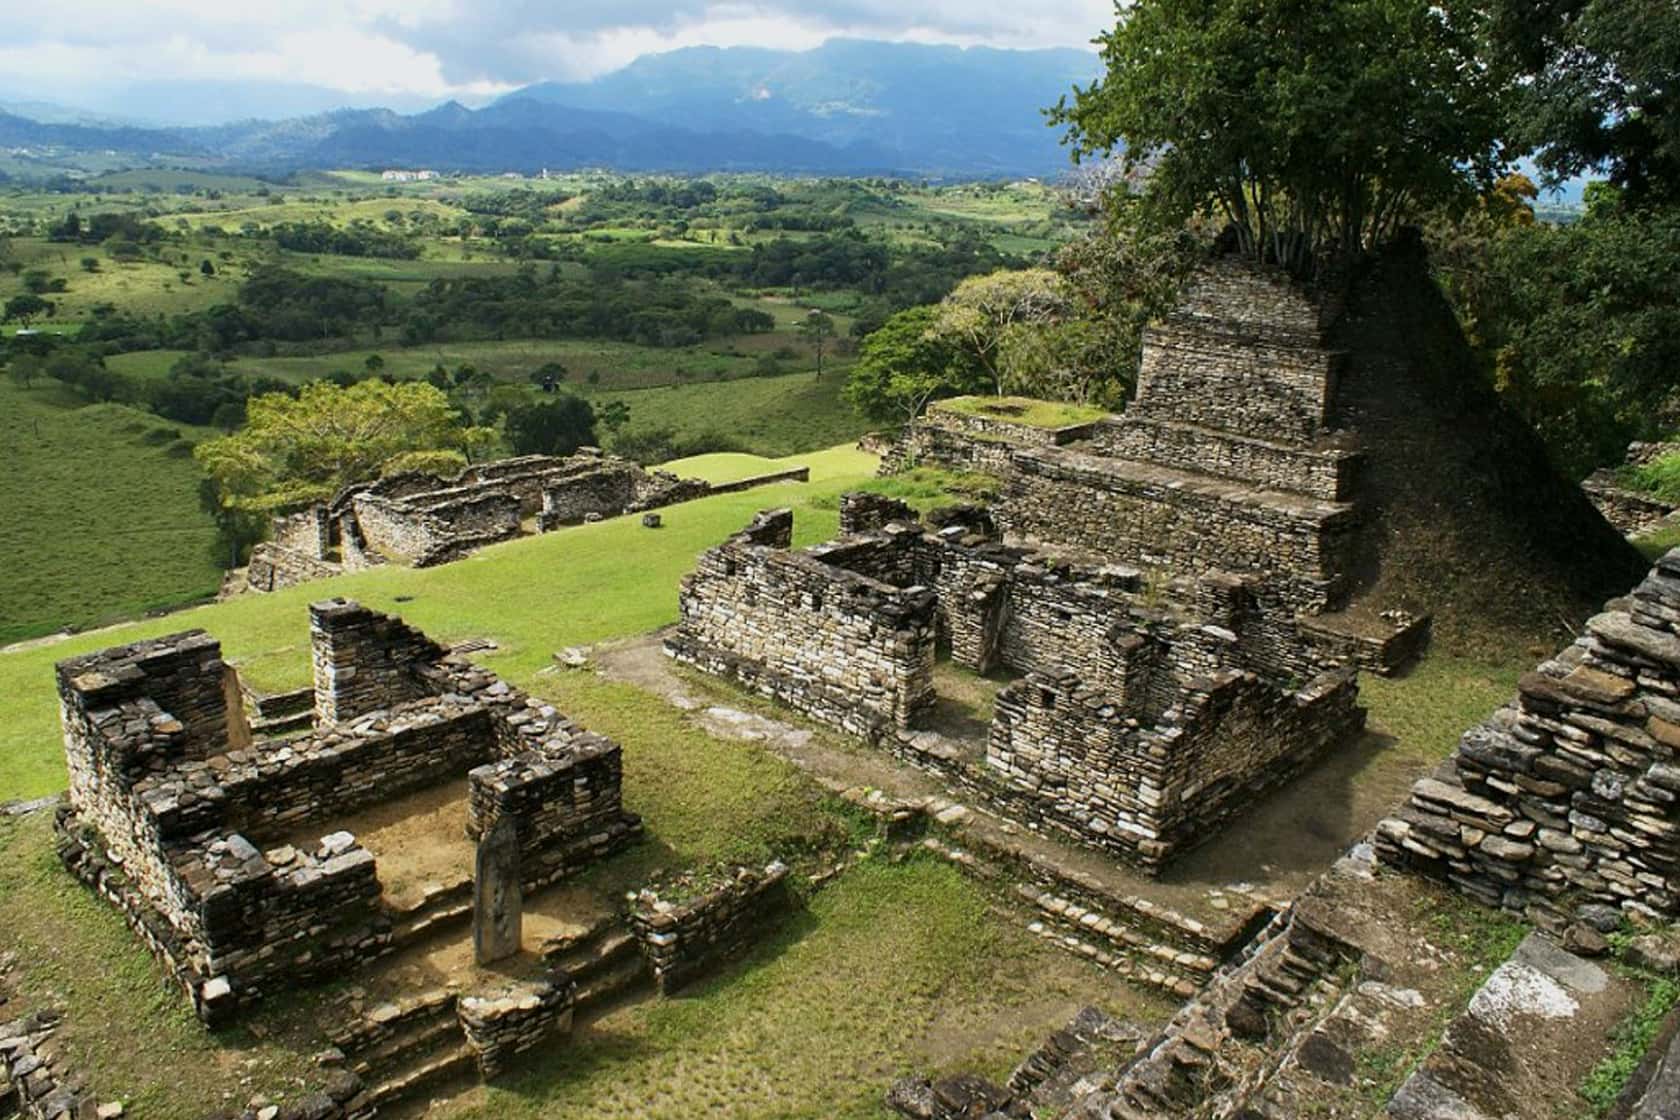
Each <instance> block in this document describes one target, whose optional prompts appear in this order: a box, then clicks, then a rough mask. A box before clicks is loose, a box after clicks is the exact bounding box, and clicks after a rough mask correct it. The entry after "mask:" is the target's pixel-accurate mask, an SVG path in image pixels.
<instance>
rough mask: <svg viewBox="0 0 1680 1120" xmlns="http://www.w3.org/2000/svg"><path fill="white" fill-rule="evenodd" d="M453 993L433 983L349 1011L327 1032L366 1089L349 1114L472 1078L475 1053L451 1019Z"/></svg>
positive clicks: (374, 1109) (367, 1113)
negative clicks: (353, 1011)
mask: <svg viewBox="0 0 1680 1120" xmlns="http://www.w3.org/2000/svg"><path fill="white" fill-rule="evenodd" d="M456 1002H457V996H456V993H455V992H452V991H450V990H448V989H446V988H434V989H431V990H428V991H424V992H419V993H416V994H415V995H412V996H406V997H404V998H402V999H398V1000H392V1001H389V1002H386V1003H381V1004H378V1005H377V1006H374V1007H372V1008H368V1009H367V1010H365V1011H362V1012H359V1013H352V1014H351V1016H350V1017H349V1018H348V1019H347V1020H345V1021H344V1023H343V1024H342V1025H341V1026H339V1027H337V1028H335V1029H333V1030H331V1031H329V1032H328V1035H329V1038H330V1039H331V1041H332V1043H333V1045H334V1046H335V1047H337V1048H338V1050H339V1051H340V1052H341V1053H343V1055H344V1060H345V1064H346V1066H347V1068H348V1069H349V1070H350V1071H351V1072H353V1073H355V1074H356V1075H357V1076H358V1077H360V1078H361V1079H362V1082H363V1084H364V1085H366V1086H367V1088H366V1089H365V1090H364V1092H363V1095H362V1097H361V1098H360V1099H359V1100H358V1102H357V1105H358V1107H357V1108H356V1110H355V1113H354V1115H355V1116H372V1115H375V1114H377V1113H378V1112H380V1111H381V1110H383V1109H386V1108H389V1107H391V1106H392V1105H396V1104H399V1103H402V1102H405V1101H408V1100H411V1099H413V1098H414V1097H416V1096H418V1095H420V1094H421V1093H423V1092H425V1091H427V1090H429V1089H433V1088H436V1087H439V1086H443V1085H446V1084H448V1083H450V1082H455V1081H460V1080H465V1079H469V1078H476V1077H477V1074H478V1065H477V1055H476V1054H475V1053H474V1051H473V1049H472V1047H470V1046H469V1045H468V1044H467V1041H466V1038H465V1036H464V1035H463V1034H462V1032H461V1027H460V1022H459V1020H458V1019H457V1018H456Z"/></svg>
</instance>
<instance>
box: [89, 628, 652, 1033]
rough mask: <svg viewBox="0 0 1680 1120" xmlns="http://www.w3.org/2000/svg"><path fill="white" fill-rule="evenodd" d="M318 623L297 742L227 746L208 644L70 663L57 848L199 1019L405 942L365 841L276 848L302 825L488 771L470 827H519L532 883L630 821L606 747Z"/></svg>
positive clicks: (564, 723) (405, 655)
mask: <svg viewBox="0 0 1680 1120" xmlns="http://www.w3.org/2000/svg"><path fill="white" fill-rule="evenodd" d="M311 624H312V645H313V649H314V654H315V661H316V670H317V685H318V688H317V694H316V697H315V699H316V709H317V716H318V727H317V729H316V731H315V732H314V733H313V734H310V735H306V736H303V737H299V738H292V739H280V740H268V741H264V742H260V743H257V744H254V745H251V744H249V743H248V742H246V741H243V740H241V739H239V738H238V737H237V736H234V735H233V734H232V731H231V728H230V722H229V718H228V707H227V705H228V696H229V695H230V693H231V694H232V695H233V696H235V697H237V696H238V692H239V690H238V685H237V681H236V680H232V681H230V679H229V678H230V671H229V670H228V669H227V667H226V666H225V664H224V663H223V661H222V659H221V653H220V648H219V647H218V646H217V644H216V643H215V642H214V641H213V640H211V639H210V638H208V637H207V636H206V635H204V634H203V633H202V632H196V631H195V632H190V633H185V634H178V635H174V636H171V637H168V638H162V639H155V640H152V641H148V642H142V643H137V644H135V645H133V646H127V647H121V648H118V649H113V650H107V651H104V652H102V653H98V654H93V655H89V656H87V657H82V658H76V659H72V660H69V661H66V662H63V663H61V664H60V666H59V672H58V684H59V691H60V696H61V704H62V707H63V714H64V729H65V752H66V759H67V763H68V766H69V769H70V772H71V779H72V780H71V793H70V798H69V803H68V804H67V805H66V806H65V808H64V811H63V812H62V813H61V815H60V818H59V821H58V824H59V832H60V842H59V850H60V855H61V857H62V858H63V860H64V862H65V863H66V865H67V866H69V867H70V868H71V869H72V871H74V872H75V873H76V874H77V875H78V876H79V877H80V878H82V879H83V880H84V881H85V882H87V883H88V884H89V885H90V886H92V887H93V888H94V889H95V890H97V891H98V892H99V893H100V894H101V895H103V896H104V897H106V898H108V899H109V900H110V901H111V902H112V903H113V904H114V905H116V906H117V907H118V908H119V909H120V910H121V911H122V912H123V914H124V916H125V917H126V918H127V920H128V922H129V924H130V925H131V926H132V927H133V928H134V929H135V931H136V932H137V934H138V935H139V936H140V937H141V939H142V940H143V941H145V942H146V944H147V945H148V947H150V948H151V949H152V950H153V951H154V952H155V953H157V954H158V955H159V957H160V958H162V959H163V960H164V961H165V962H166V964H167V966H168V968H169V970H170V972H171V974H172V975H173V976H174V977H175V978H176V980H177V982H178V983H180V985H181V987H182V988H183V990H185V991H186V992H187V993H188V994H189V996H190V997H191V999H192V1000H193V1003H194V1007H195V1009H196V1010H197V1012H198V1014H199V1015H200V1016H201V1017H202V1018H204V1019H205V1020H206V1021H207V1022H211V1023H220V1022H225V1021H227V1020H228V1018H229V1017H231V1016H232V1015H233V1014H234V1013H235V1012H236V1011H237V1010H239V1009H240V1008H243V1007H245V1006H247V1005H248V1004H250V1003H252V1002H254V1001H256V1000H259V999H261V998H263V997H264V996H265V995H266V994H269V993H271V992H273V991H275V990H278V989H280V988H282V987H284V986H286V985H287V984H290V983H294V982H297V981H299V980H310V979H316V978H320V977H325V976H329V975H333V974H335V973H339V972H342V971H344V970H347V969H351V968H354V967H358V966H359V965H361V964H365V963H366V962H367V961H368V960H371V959H373V958H374V957H377V956H380V955H382V954H384V953H386V952H388V951H390V949H391V948H392V947H393V933H392V920H391V912H390V911H388V910H387V909H386V908H385V906H384V905H383V904H382V902H381V900H380V896H381V886H380V883H379V880H378V877H377V874H376V870H375V864H374V858H373V856H372V854H371V853H369V852H367V851H366V850H365V849H363V848H362V847H361V846H360V845H359V844H357V842H356V840H355V838H354V837H353V836H351V835H350V834H349V833H346V832H335V833H333V834H331V835H328V836H325V837H323V838H322V840H321V842H320V846H319V847H318V848H317V849H315V850H314V851H298V850H296V849H295V848H293V847H291V846H290V845H287V844H282V843H278V842H279V841H280V840H281V838H282V837H284V836H286V835H291V834H294V833H295V832H296V831H297V829H299V828H300V827H302V826H304V825H306V824H308V823H309V822H311V821H316V820H321V819H324V818H328V817H332V816H336V815H340V814H345V813H349V812H353V811H356V810H359V809H361V808H364V807H366V806H368V805H371V804H376V803H378V802H382V801H385V800H388V799H390V798H392V797H396V796H400V795H402V794H403V793H406V792H408V791H410V790H413V789H419V788H426V787H430V786H433V785H436V784H438V783H440V782H442V781H446V780H448V779H449V778H451V777H454V776H457V775H461V774H465V773H468V772H469V771H472V772H473V775H474V778H476V777H477V776H478V775H479V774H480V773H481V772H487V771H493V772H494V773H496V774H499V775H501V776H503V777H509V778H510V780H508V781H506V782H504V783H503V784H502V786H501V788H500V789H499V791H497V792H498V793H499V798H498V797H497V796H492V797H491V798H490V799H489V800H488V801H487V800H486V798H485V795H484V791H483V790H481V789H480V788H479V786H480V783H478V782H476V781H470V783H469V784H470V788H471V789H472V793H473V798H472V809H473V811H474V815H475V816H477V817H483V816H485V815H487V814H488V813H490V812H492V811H494V812H502V811H507V812H514V813H517V814H520V816H521V820H520V825H521V841H522V845H523V846H524V847H525V848H527V849H528V850H529V851H530V852H531V853H532V854H533V857H534V858H532V859H530V861H529V864H528V867H527V876H528V877H530V878H533V879H534V880H536V881H538V882H540V883H544V884H546V883H547V882H552V881H554V880H555V879H557V878H559V877H561V876H563V875H566V874H570V873H572V872H574V871H576V870H578V869H579V868H581V867H582V866H583V865H585V864H586V863H588V862H589V861H590V860H592V859H595V858H599V857H600V856H602V855H604V854H606V853H608V852H610V851H611V850H613V849H615V848H616V847H618V846H620V845H622V844H623V843H625V842H626V841H628V840H629V839H632V838H633V837H634V836H635V835H636V834H637V832H638V831H639V828H640V822H639V820H638V819H637V818H635V817H634V816H633V815H631V814H626V813H624V812H622V809H621V805H620V789H621V764H620V752H619V748H618V747H617V745H616V744H614V743H612V742H611V741H609V740H606V739H603V738H601V737H599V736H593V735H589V734H588V733H586V732H583V731H581V730H580V729H578V728H577V727H576V726H575V725H574V724H572V723H571V721H570V720H568V719H566V718H565V717H564V716H563V715H561V714H560V713H559V712H558V711H556V710H555V709H554V708H553V707H552V706H550V705H548V704H545V703H543V702H541V701H539V700H536V699H534V698H531V697H529V696H527V695H525V694H524V693H522V692H520V691H518V690H517V689H512V688H510V687H508V686H507V685H506V684H505V683H503V682H501V681H499V680H497V679H496V678H495V676H494V674H491V673H488V672H486V671H484V670H481V669H478V668H476V667H475V666H473V665H472V664H471V663H470V662H468V661H467V660H466V659H465V658H463V657H456V656H452V655H446V654H445V652H444V651H443V650H442V648H441V647H439V646H437V645H436V644H435V643H433V642H431V641H430V640H429V639H427V638H426V637H425V636H424V635H423V634H420V633H419V632H418V631H416V630H414V629H412V628H410V627H408V626H405V625H404V624H402V623H401V622H400V620H396V619H392V618H388V617H386V616H383V615H379V614H376V613H375V612H372V611H368V610H366V609H365V608H362V607H361V606H359V605H358V604H355V603H347V602H344V601H342V600H335V601H330V602H324V603H317V604H314V605H313V606H312V608H311ZM158 698H162V700H163V701H164V702H165V703H167V704H168V705H169V708H167V709H166V708H164V707H162V706H160V704H159V702H158ZM177 713H179V714H177ZM218 734H219V736H220V740H221V741H220V742H219V743H218V742H216V741H215V740H216V739H217V737H218ZM497 767H500V769H499V770H497ZM515 779H516V780H515ZM492 784H493V783H492ZM266 843H275V844H277V845H278V846H276V847H272V848H270V849H268V850H266V851H265V850H263V849H262V848H260V847H259V844H266Z"/></svg>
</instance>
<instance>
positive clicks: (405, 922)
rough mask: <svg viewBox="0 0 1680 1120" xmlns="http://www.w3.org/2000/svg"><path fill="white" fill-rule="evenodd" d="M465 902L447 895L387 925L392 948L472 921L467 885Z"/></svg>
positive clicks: (470, 893)
mask: <svg viewBox="0 0 1680 1120" xmlns="http://www.w3.org/2000/svg"><path fill="white" fill-rule="evenodd" d="M467 886H468V890H467V892H466V898H465V899H462V898H458V897H456V896H455V895H453V894H451V895H449V896H446V897H444V898H440V899H439V900H437V901H436V902H434V903H431V904H429V905H426V906H422V907H419V908H417V909H415V910H411V911H409V912H408V913H407V914H406V915H405V916H404V917H403V918H401V919H399V920H398V921H396V922H393V923H392V925H391V944H392V945H393V946H401V945H411V944H413V943H414V942H416V941H419V940H421V939H422V938H426V937H430V936H431V935H432V934H434V933H439V932H443V931H449V930H454V929H455V928H456V927H458V926H460V925H463V924H465V923H467V922H470V921H471V920H472V910H473V904H472V891H471V887H472V884H471V883H469V884H467Z"/></svg>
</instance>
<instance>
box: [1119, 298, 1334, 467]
mask: <svg viewBox="0 0 1680 1120" xmlns="http://www.w3.org/2000/svg"><path fill="white" fill-rule="evenodd" d="M1339 364H1340V360H1339V358H1338V356H1337V355H1335V354H1333V353H1331V352H1330V351H1327V350H1323V349H1321V348H1319V347H1318V345H1317V344H1316V339H1304V340H1301V341H1299V342H1290V341H1283V340H1280V339H1274V338H1268V337H1266V336H1264V335H1262V334H1259V333H1255V334H1249V333H1246V332H1240V333H1239V332H1237V331H1231V330H1227V329H1222V328H1221V327H1220V326H1218V325H1215V324H1213V323H1208V322H1187V321H1185V320H1183V319H1181V318H1179V317H1177V316H1174V317H1171V318H1169V319H1167V320H1166V321H1165V322H1162V323H1156V324H1152V325H1150V326H1149V327H1147V328H1145V330H1144V339H1143V359H1142V361H1141V363H1140V364H1139V368H1138V390H1137V399H1136V400H1134V401H1133V402H1132V405H1131V407H1130V408H1129V409H1128V410H1127V412H1128V415H1133V416H1136V417H1138V418H1140V419H1146V420H1163V421H1177V422H1180V423H1185V424H1193V425H1195V426H1197V427H1199V428H1210V429H1215V430H1219V431H1225V432H1232V433H1239V434H1242V435H1246V436H1253V437H1257V438H1260V439H1273V440H1285V441H1288V442H1290V443H1295V444H1311V443H1312V442H1313V441H1314V440H1316V439H1317V438H1318V436H1319V435H1320V433H1322V432H1323V431H1324V429H1325V426H1326V421H1327V420H1328V416H1329V408H1330V399H1331V397H1332V395H1333V394H1334V391H1335V377H1336V370H1337V368H1338V366H1339Z"/></svg>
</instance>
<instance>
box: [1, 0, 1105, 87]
mask: <svg viewBox="0 0 1680 1120" xmlns="http://www.w3.org/2000/svg"><path fill="white" fill-rule="evenodd" d="M0 10H5V11H6V16H5V20H4V26H5V36H4V39H3V40H0V76H3V77H0V94H4V95H5V96H7V97H10V98H13V99H17V98H20V97H34V98H37V99H40V100H45V101H56V102H61V103H64V104H69V105H75V106H84V107H90V108H98V109H100V110H101V111H111V108H110V105H109V103H110V102H111V100H112V99H113V98H117V99H118V103H119V105H120V95H121V91H123V90H125V89H127V90H133V89H134V88H136V87H138V86H149V85H155V84H159V83H162V84H166V85H167V84H181V83H189V84H196V83H203V82H217V83H231V82H241V83H268V84H273V85H278V84H282V83H283V84H286V85H290V86H314V87H327V88H330V89H332V90H337V91H343V92H344V93H345V94H349V95H354V96H350V97H347V98H346V99H345V100H347V101H352V102H355V103H361V104H371V103H375V102H385V103H390V104H393V105H397V106H412V105H415V104H417V103H429V102H435V101H437V100H440V99H442V98H445V97H457V98H460V99H462V100H465V101H469V102H474V101H482V100H484V99H485V98H488V97H491V96H494V95H495V94H497V93H500V92H502V91H504V90H506V89H509V88H512V87H515V86H519V85H523V84H526V83H528V82H532V81H540V80H543V79H576V78H588V77H592V76H594V75H595V74H599V73H602V72H604V71H607V70H611V69H615V68H617V67H619V66H622V65H624V64H625V63H627V62H629V61H630V60H631V59H633V58H635V57H636V56H638V55H641V54H645V53H649V52H653V51H661V50H670V49H673V48H676V47H682V46H690V45H695V44H712V45H717V46H738V45H756V46H769V47H787V48H806V47H813V46H816V45H817V44H819V43H821V42H822V41H823V40H824V39H827V38H830V37H833V36H836V35H847V36H855V37H865V38H879V39H894V40H909V41H917V42H934V43H954V44H958V45H963V46H970V45H980V44H983V45H988V46H998V47H1050V46H1085V45H1086V44H1087V43H1088V42H1089V41H1090V39H1091V37H1092V36H1093V35H1094V34H1095V33H1096V32H1097V31H1099V30H1101V29H1102V28H1103V27H1104V26H1106V25H1108V24H1110V23H1112V20H1113V11H1114V7H1113V2H1112V0H1056V2H1055V3H1054V5H1053V6H1052V7H1051V8H1050V10H1048V11H1047V10H1045V7H1044V6H1042V5H1039V4H1023V3H1020V2H1018V0H1017V2H1013V3H1006V2H1004V0H803V2H802V0H759V2H754V3H715V2H712V0H268V2H263V3H259V2H257V0H146V2H144V3H134V2H133V0H58V2H56V3H52V4H40V3H35V4H30V3H26V2H25V0H4V3H3V4H0ZM135 108H136V110H137V111H139V110H143V109H144V108H145V106H144V104H142V103H140V102H136V103H135ZM199 108H200V109H201V110H202V111H203V112H204V113H206V114H209V115H215V113H216V110H217V107H216V106H214V105H202V106H200V107H199ZM228 108H229V111H231V107H228Z"/></svg>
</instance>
